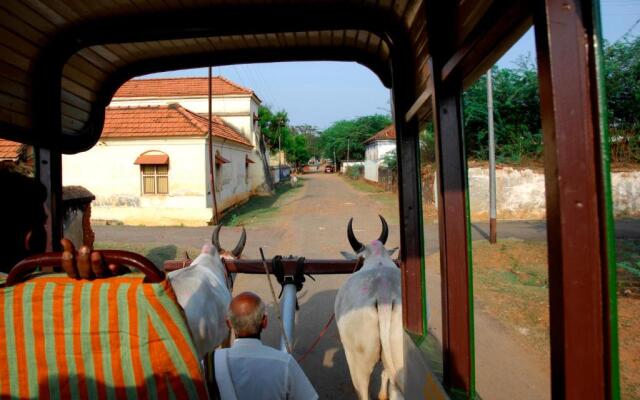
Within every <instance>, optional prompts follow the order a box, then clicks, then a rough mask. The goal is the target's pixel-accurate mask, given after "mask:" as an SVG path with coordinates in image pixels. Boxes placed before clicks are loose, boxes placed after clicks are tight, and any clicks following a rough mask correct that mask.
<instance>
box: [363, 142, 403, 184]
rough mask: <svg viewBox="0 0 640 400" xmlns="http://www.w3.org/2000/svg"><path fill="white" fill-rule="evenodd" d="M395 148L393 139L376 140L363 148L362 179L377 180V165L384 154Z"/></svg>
mask: <svg viewBox="0 0 640 400" xmlns="http://www.w3.org/2000/svg"><path fill="white" fill-rule="evenodd" d="M395 149H396V142H395V141H394V140H376V141H375V142H371V143H369V144H368V145H367V147H366V148H365V163H364V179H366V180H369V181H373V182H378V167H379V166H380V165H381V164H382V162H383V160H382V158H383V157H384V156H385V154H387V153H389V152H390V151H394V150H395Z"/></svg>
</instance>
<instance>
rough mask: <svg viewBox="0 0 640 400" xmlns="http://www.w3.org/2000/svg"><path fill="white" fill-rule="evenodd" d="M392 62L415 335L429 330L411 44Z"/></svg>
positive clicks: (404, 258)
mask: <svg viewBox="0 0 640 400" xmlns="http://www.w3.org/2000/svg"><path fill="white" fill-rule="evenodd" d="M395 46H396V47H395V48H394V52H393V54H392V62H391V79H392V83H393V92H392V93H393V106H394V110H393V111H394V122H395V127H396V151H397V157H398V176H399V177H400V179H399V180H398V197H399V200H400V201H399V206H400V210H399V211H400V264H401V266H402V304H403V307H402V312H403V321H404V327H405V329H406V330H407V331H409V332H411V333H412V334H414V335H418V336H423V335H425V334H426V333H427V330H426V327H427V326H426V324H427V320H426V306H427V304H426V296H427V293H426V289H425V271H424V230H423V225H422V189H421V175H420V153H419V151H420V143H419V135H418V122H417V121H416V119H410V120H409V121H407V120H405V118H403V117H404V116H405V115H406V113H407V112H408V111H409V108H410V107H411V101H412V99H414V98H415V87H416V84H415V81H414V79H415V72H414V70H413V66H412V64H411V63H410V62H409V60H410V57H411V53H410V48H409V47H408V46H401V44H400V43H395Z"/></svg>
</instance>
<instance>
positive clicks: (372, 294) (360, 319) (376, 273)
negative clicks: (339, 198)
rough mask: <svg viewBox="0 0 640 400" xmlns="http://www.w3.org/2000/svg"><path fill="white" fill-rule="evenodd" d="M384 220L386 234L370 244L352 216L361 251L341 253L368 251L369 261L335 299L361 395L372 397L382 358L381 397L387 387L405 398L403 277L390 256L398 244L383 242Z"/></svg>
mask: <svg viewBox="0 0 640 400" xmlns="http://www.w3.org/2000/svg"><path fill="white" fill-rule="evenodd" d="M380 220H381V221H382V227H383V229H382V234H381V235H380V238H379V239H378V240H374V241H373V242H371V244H369V245H367V246H364V245H363V244H362V243H360V242H359V241H358V240H357V239H356V238H355V235H354V234H353V229H352V222H353V218H352V219H351V220H350V221H349V226H348V236H349V242H350V243H351V247H353V249H354V250H355V251H356V253H357V255H353V254H349V253H346V252H343V253H342V254H343V255H344V256H345V257H346V258H349V259H353V258H356V257H363V258H364V262H363V265H362V268H361V269H360V270H359V271H357V272H355V273H353V274H352V275H351V276H350V277H349V279H347V281H346V282H345V284H344V285H343V286H342V287H341V288H340V290H338V294H337V296H336V303H335V314H336V320H337V324H338V332H339V333H340V339H341V341H342V345H343V346H344V352H345V355H346V357H347V363H348V364H349V372H350V373H351V380H352V382H353V386H354V387H355V389H356V392H357V393H358V398H359V399H361V400H362V399H368V398H369V380H370V376H371V372H372V371H373V369H374V367H375V366H376V364H377V363H378V361H380V360H382V366H383V371H382V376H381V386H380V392H379V394H378V398H380V399H387V398H389V397H388V396H387V391H388V392H389V395H390V397H391V399H397V398H403V395H402V393H403V392H404V376H403V371H402V368H403V365H404V354H403V347H402V343H403V340H402V335H403V334H402V295H401V289H400V287H401V286H400V279H401V277H400V270H399V269H398V267H397V266H396V264H395V263H394V262H393V260H392V259H391V255H392V254H393V252H394V251H395V250H396V249H393V250H391V251H388V250H387V249H386V248H385V247H384V243H385V242H386V239H387V236H388V227H387V223H386V221H385V220H384V218H383V217H382V216H380ZM389 383H390V385H389ZM387 389H388V390H387Z"/></svg>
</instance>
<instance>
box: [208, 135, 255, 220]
mask: <svg viewBox="0 0 640 400" xmlns="http://www.w3.org/2000/svg"><path fill="white" fill-rule="evenodd" d="M203 151H204V157H205V160H206V165H207V169H206V173H205V175H206V182H205V184H206V204H207V207H209V208H211V207H212V204H213V199H212V198H211V191H210V187H211V180H210V178H209V173H208V171H209V167H208V166H209V149H208V147H207V146H204V148H203ZM216 152H219V154H220V155H221V156H222V157H223V158H225V159H227V160H229V163H226V164H222V165H216V176H215V181H216V203H217V207H218V212H220V211H223V210H225V209H227V208H229V207H231V206H233V205H235V204H237V203H239V202H242V201H245V200H246V199H248V198H249V197H250V196H251V195H252V194H253V193H255V192H256V191H257V190H258V189H259V188H260V186H261V185H262V180H261V178H262V176H263V173H262V165H261V164H260V159H259V158H258V157H257V156H256V155H255V153H254V151H253V150H252V149H250V148H247V147H246V146H238V145H235V144H233V142H229V141H224V142H223V141H220V140H218V139H217V138H216V139H214V144H213V154H214V155H215V154H216ZM247 155H248V156H249V158H251V159H252V160H253V161H254V162H255V163H254V164H249V166H248V168H247V165H246V162H245V161H246V157H247Z"/></svg>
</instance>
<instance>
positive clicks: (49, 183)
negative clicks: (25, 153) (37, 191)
mask: <svg viewBox="0 0 640 400" xmlns="http://www.w3.org/2000/svg"><path fill="white" fill-rule="evenodd" d="M34 152H35V156H36V157H35V158H36V179H38V180H39V181H40V182H41V183H42V184H43V185H44V186H45V187H46V188H47V200H46V202H45V204H44V206H45V208H46V211H47V214H48V215H49V218H47V226H46V228H47V248H46V251H56V250H59V248H60V240H61V239H62V235H63V229H62V220H63V216H64V215H63V213H64V210H63V207H62V156H61V155H60V153H59V152H56V151H53V150H49V149H45V148H34Z"/></svg>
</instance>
